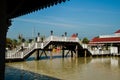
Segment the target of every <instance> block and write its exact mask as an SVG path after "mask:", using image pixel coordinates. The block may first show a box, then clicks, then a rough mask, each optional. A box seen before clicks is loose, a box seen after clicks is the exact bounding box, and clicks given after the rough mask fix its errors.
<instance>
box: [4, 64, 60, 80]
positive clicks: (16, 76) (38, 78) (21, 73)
mask: <svg viewBox="0 0 120 80" xmlns="http://www.w3.org/2000/svg"><path fill="white" fill-rule="evenodd" d="M5 80H60V79H58V78H54V77H50V76H46V75H42V74H37V73H33V72H30V71H26V70H21V69H17V68H13V67H10V66H6V71H5Z"/></svg>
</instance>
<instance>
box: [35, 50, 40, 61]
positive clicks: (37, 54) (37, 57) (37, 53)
mask: <svg viewBox="0 0 120 80" xmlns="http://www.w3.org/2000/svg"><path fill="white" fill-rule="evenodd" d="M36 60H39V50H38V49H37V52H36Z"/></svg>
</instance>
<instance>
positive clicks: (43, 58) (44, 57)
mask: <svg viewBox="0 0 120 80" xmlns="http://www.w3.org/2000/svg"><path fill="white" fill-rule="evenodd" d="M69 57H71V56H67V57H64V58H69ZM56 58H58V59H59V58H63V57H62V56H61V55H55V56H52V59H56ZM49 59H50V56H48V57H46V56H42V57H41V58H39V60H49ZM33 60H35V57H29V58H27V59H26V61H33Z"/></svg>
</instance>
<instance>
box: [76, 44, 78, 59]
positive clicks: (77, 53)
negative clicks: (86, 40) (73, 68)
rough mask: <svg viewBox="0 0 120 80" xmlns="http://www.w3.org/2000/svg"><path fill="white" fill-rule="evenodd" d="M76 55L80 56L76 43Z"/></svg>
mask: <svg viewBox="0 0 120 80" xmlns="http://www.w3.org/2000/svg"><path fill="white" fill-rule="evenodd" d="M76 57H77V58H78V45H76Z"/></svg>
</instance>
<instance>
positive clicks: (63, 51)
mask: <svg viewBox="0 0 120 80" xmlns="http://www.w3.org/2000/svg"><path fill="white" fill-rule="evenodd" d="M64 54H65V50H64V49H62V58H64Z"/></svg>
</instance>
